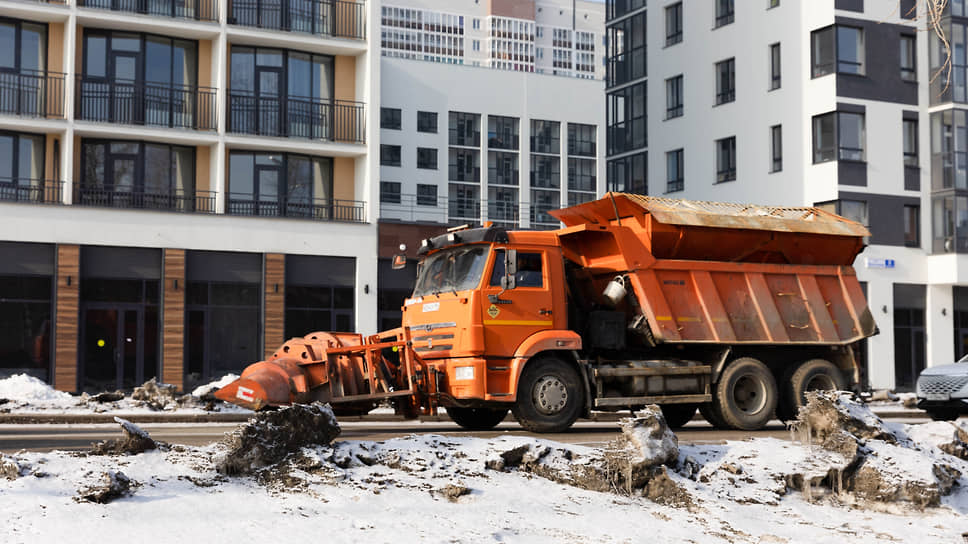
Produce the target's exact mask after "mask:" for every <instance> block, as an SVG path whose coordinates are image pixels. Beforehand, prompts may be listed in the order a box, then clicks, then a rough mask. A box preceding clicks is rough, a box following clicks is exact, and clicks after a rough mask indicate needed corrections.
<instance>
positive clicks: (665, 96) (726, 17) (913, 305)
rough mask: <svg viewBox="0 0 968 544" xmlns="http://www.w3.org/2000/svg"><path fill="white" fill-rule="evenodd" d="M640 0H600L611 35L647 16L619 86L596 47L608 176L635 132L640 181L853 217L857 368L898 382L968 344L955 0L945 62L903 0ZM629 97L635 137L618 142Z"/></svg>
mask: <svg viewBox="0 0 968 544" xmlns="http://www.w3.org/2000/svg"><path fill="white" fill-rule="evenodd" d="M644 4H645V2H644V1H641V2H637V1H636V0H626V1H621V0H613V2H611V3H610V6H609V15H608V16H609V21H608V23H607V24H608V27H609V29H610V30H609V31H610V32H613V33H618V35H619V36H622V35H624V36H626V45H625V46H624V48H625V50H627V49H628V42H627V31H626V30H625V28H627V27H623V26H622V25H628V24H631V23H629V22H628V21H630V19H629V18H630V17H633V16H639V17H641V18H642V21H644V22H645V24H646V28H647V31H646V32H645V35H647V36H648V39H647V41H646V43H645V48H646V49H647V57H648V81H651V82H652V85H651V89H649V91H650V92H648V93H646V91H645V89H644V88H643V90H642V91H641V93H640V94H639V95H638V96H635V95H634V94H633V97H632V98H631V100H632V102H633V104H632V105H631V106H629V105H628V102H627V101H628V100H629V98H628V95H627V94H624V95H623V96H620V97H618V98H617V99H616V98H615V96H616V95H618V94H619V92H618V91H621V90H623V89H625V88H626V87H625V85H628V84H627V83H622V82H621V81H622V79H623V78H626V77H632V76H631V75H629V72H628V70H624V71H623V65H622V62H623V61H624V60H627V58H628V55H627V53H625V52H623V51H622V50H619V49H616V50H610V51H609V68H610V72H609V75H608V92H609V100H610V101H609V103H608V108H609V113H608V116H609V118H608V124H609V129H608V130H609V142H608V146H609V169H608V176H609V179H608V183H609V186H610V187H614V188H627V187H629V182H628V179H629V178H628V174H627V173H626V172H627V171H628V170H627V167H626V166H625V165H622V166H621V167H620V166H618V164H616V166H614V167H613V163H615V161H616V160H617V159H620V158H622V157H623V156H624V155H620V153H628V154H634V153H637V152H641V151H645V150H646V149H647V148H648V150H649V151H651V153H650V157H651V160H648V161H647V167H646V170H647V175H646V176H642V177H641V178H639V179H640V180H641V181H639V183H645V182H644V180H648V182H647V184H646V185H647V187H646V189H645V191H643V192H647V193H648V194H651V195H656V196H668V197H671V198H686V199H697V200H712V201H724V202H752V203H758V204H768V205H789V206H812V205H816V206H820V207H823V208H826V209H829V210H831V211H834V212H836V213H839V214H841V215H844V216H846V217H849V218H852V219H855V220H857V221H860V222H861V223H863V224H865V225H868V227H869V228H870V230H871V233H872V235H871V237H870V239H869V246H868V247H867V248H866V250H865V251H864V252H863V253H862V254H861V255H860V256H859V257H858V259H857V261H856V262H855V268H856V270H857V273H858V276H859V278H860V280H861V281H862V284H863V286H864V288H865V289H866V292H867V295H868V299H869V302H870V307H871V310H872V312H873V314H874V317H875V319H876V321H877V323H878V326H879V329H880V333H879V334H878V335H877V336H875V337H873V338H870V339H869V340H868V341H867V342H866V345H865V347H864V349H863V350H862V351H863V353H862V359H863V361H864V364H865V366H866V376H865V379H866V380H867V382H868V384H869V385H870V386H872V387H874V388H896V389H898V390H911V389H912V388H913V385H914V381H915V379H916V377H917V375H918V373H919V372H920V370H921V369H923V368H924V366H925V365H932V364H944V363H948V362H951V361H953V360H954V359H955V358H957V357H960V356H962V355H964V354H966V353H968V312H966V311H968V290H966V287H968V274H966V268H965V267H966V265H968V261H966V260H965V259H966V258H968V257H966V255H965V254H966V253H968V244H964V243H962V242H963V239H964V238H965V236H964V226H965V224H968V219H966V218H968V205H966V204H965V203H966V202H968V185H966V183H968V181H966V180H968V175H966V171H968V167H966V164H968V163H966V161H965V160H964V158H965V157H968V154H966V151H968V140H966V138H964V134H965V126H966V125H965V122H964V120H965V110H966V107H965V104H966V103H968V98H966V93H965V83H964V81H965V70H966V68H965V62H964V51H965V47H966V44H965V35H966V32H965V30H966V23H968V18H966V16H968V12H966V8H965V6H964V2H960V1H958V2H949V3H948V6H947V8H946V10H947V11H946V17H945V22H944V26H945V30H946V35H947V36H948V38H949V39H950V40H951V52H952V61H953V68H952V70H951V72H950V78H949V77H948V76H949V74H948V73H947V72H946V73H942V74H941V76H940V78H935V75H936V74H937V73H938V70H939V69H940V67H941V66H942V63H943V61H944V58H945V49H944V47H943V46H942V45H941V43H940V41H939V40H937V38H936V37H935V36H934V35H933V33H930V32H925V31H924V25H925V18H924V16H923V13H918V7H917V3H916V2H915V1H914V0H900V1H898V0H822V1H811V2H794V1H792V0H762V1H760V0H757V1H749V2H747V1H742V2H736V1H733V0H716V1H714V2H693V1H688V0H686V1H675V0H667V1H663V2H650V3H649V5H648V11H647V12H646V11H645V10H646V8H645V6H644ZM635 9H638V11H633V10H635ZM922 9H923V8H922ZM623 10H624V11H623ZM646 13H647V14H646ZM633 14H634V15H633ZM633 28H634V27H633ZM623 31H625V34H622V32H623ZM610 35H611V34H610ZM633 42H634V39H633ZM623 55H625V56H624V57H623ZM615 57H618V59H617V60H615V61H614V63H613V59H614V58H615ZM613 67H614V71H613ZM636 69H640V70H641V72H639V73H640V74H642V75H643V77H644V65H643V66H641V67H639V66H636V67H633V68H632V74H633V75H634V74H635V73H636V72H635V70H636ZM643 81H644V79H643ZM949 81H950V83H948V82H949ZM646 97H647V98H646ZM623 100H624V101H625V102H624V109H623V107H622V106H623V102H622V101H623ZM642 106H644V111H642V112H641V113H642V115H644V116H645V118H646V119H647V121H646V122H647V134H648V143H647V145H646V144H645V137H644V136H643V137H641V138H640V139H639V140H637V141H635V142H634V143H633V144H632V145H631V147H632V148H633V149H632V150H631V151H626V149H627V148H628V146H629V140H628V138H629V131H628V123H629V120H631V119H635V118H636V115H635V114H634V113H633V114H631V115H630V114H629V111H630V109H629V108H631V111H635V108H636V107H642ZM633 132H634V131H633ZM633 138H634V136H633ZM639 144H642V145H639Z"/></svg>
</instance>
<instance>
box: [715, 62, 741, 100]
mask: <svg viewBox="0 0 968 544" xmlns="http://www.w3.org/2000/svg"><path fill="white" fill-rule="evenodd" d="M734 100H736V59H727V60H724V61H722V62H717V63H716V104H717V105H719V104H725V103H727V102H732V101H734Z"/></svg>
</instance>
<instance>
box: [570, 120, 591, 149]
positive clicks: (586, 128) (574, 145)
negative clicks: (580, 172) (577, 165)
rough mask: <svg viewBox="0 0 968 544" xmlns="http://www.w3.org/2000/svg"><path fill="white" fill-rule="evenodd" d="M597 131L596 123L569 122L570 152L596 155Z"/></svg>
mask: <svg viewBox="0 0 968 544" xmlns="http://www.w3.org/2000/svg"><path fill="white" fill-rule="evenodd" d="M595 132H596V131H595V125H581V124H576V123H568V154H569V155H579V156H582V157H594V156H595V150H596V148H597V146H596V143H595Z"/></svg>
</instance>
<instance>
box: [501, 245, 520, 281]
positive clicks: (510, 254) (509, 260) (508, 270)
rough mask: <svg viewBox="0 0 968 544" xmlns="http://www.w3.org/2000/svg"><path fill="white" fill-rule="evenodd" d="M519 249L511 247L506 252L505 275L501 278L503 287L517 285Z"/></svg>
mask: <svg viewBox="0 0 968 544" xmlns="http://www.w3.org/2000/svg"><path fill="white" fill-rule="evenodd" d="M517 274H518V250H516V249H509V250H507V251H505V252H504V277H503V278H501V289H514V288H515V287H516V286H517V281H516V279H515V278H516V277H517Z"/></svg>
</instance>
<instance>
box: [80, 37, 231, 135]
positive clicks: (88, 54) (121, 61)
mask: <svg viewBox="0 0 968 544" xmlns="http://www.w3.org/2000/svg"><path fill="white" fill-rule="evenodd" d="M197 50H198V46H197V44H196V42H194V41H189V40H179V39H172V38H169V37H166V36H157V35H153V34H136V33H131V32H121V31H110V30H86V31H85V32H84V59H83V74H84V75H83V76H82V81H81V86H80V90H79V91H80V93H79V94H80V96H79V97H78V100H79V101H78V108H79V111H78V115H79V116H80V117H81V118H83V119H88V120H95V121H110V122H116V123H125V124H136V125H157V126H168V127H186V128H194V127H196V125H197V124H198V123H196V120H197V121H199V122H201V121H205V123H203V125H204V126H200V127H199V128H214V127H213V126H210V125H212V122H211V120H212V119H214V117H213V115H214V112H213V111H207V110H209V109H210V108H211V107H212V104H213V102H211V101H210V100H209V99H207V98H206V99H205V100H201V99H200V94H199V90H198V88H197V87H196V85H197V81H198V79H197V78H198V51H197ZM212 96H214V95H212ZM200 108H201V109H202V110H203V111H198V110H199V109H200Z"/></svg>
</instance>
